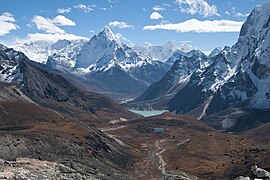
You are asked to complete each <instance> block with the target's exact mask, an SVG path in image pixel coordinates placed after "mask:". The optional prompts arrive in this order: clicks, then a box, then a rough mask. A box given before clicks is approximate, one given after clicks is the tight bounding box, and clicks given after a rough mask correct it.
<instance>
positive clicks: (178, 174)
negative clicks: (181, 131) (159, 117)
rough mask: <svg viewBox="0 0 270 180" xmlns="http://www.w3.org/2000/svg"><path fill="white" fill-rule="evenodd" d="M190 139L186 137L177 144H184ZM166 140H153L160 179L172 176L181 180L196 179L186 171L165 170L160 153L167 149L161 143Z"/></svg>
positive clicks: (164, 162)
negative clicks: (161, 176)
mask: <svg viewBox="0 0 270 180" xmlns="http://www.w3.org/2000/svg"><path fill="white" fill-rule="evenodd" d="M189 141H190V139H186V140H184V141H182V142H180V143H178V144H177V145H178V146H179V145H184V144H185V143H187V142H189ZM163 142H166V140H163V139H162V140H157V141H156V142H155V147H156V156H157V158H158V162H159V166H158V169H159V170H160V171H161V173H162V175H163V178H162V179H169V178H174V179H181V180H197V179H198V178H197V177H195V176H191V175H188V174H187V173H185V172H183V171H177V172H172V171H167V170H166V165H167V162H166V161H165V160H164V159H163V156H162V154H163V153H164V152H165V151H166V150H167V149H166V147H165V146H162V143H163Z"/></svg>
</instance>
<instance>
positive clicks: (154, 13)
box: [150, 12, 163, 19]
mask: <svg viewBox="0 0 270 180" xmlns="http://www.w3.org/2000/svg"><path fill="white" fill-rule="evenodd" d="M162 18H163V16H162V15H161V14H159V13H158V12H153V13H152V14H151V15H150V19H162Z"/></svg>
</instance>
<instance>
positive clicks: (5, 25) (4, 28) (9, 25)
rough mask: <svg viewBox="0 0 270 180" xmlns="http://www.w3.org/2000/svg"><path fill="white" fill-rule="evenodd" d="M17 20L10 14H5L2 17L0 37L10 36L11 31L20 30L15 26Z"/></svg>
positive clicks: (0, 19)
mask: <svg viewBox="0 0 270 180" xmlns="http://www.w3.org/2000/svg"><path fill="white" fill-rule="evenodd" d="M15 21H16V20H15V18H14V17H13V15H12V14H11V13H9V12H4V13H3V14H2V15H1V16H0V36H4V35H6V34H8V33H9V32H10V31H11V30H16V29H19V26H18V25H16V24H15Z"/></svg>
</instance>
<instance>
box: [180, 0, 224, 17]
mask: <svg viewBox="0 0 270 180" xmlns="http://www.w3.org/2000/svg"><path fill="white" fill-rule="evenodd" d="M175 2H176V3H177V4H179V6H180V10H181V12H183V13H189V14H192V15H193V14H200V15H203V16H204V17H208V16H213V15H216V16H220V15H219V14H218V12H217V11H218V10H217V7H216V6H215V5H209V4H208V3H207V2H206V1H205V0H176V1H175Z"/></svg>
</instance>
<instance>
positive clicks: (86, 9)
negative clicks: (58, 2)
mask: <svg viewBox="0 0 270 180" xmlns="http://www.w3.org/2000/svg"><path fill="white" fill-rule="evenodd" d="M95 7H97V5H95V4H92V5H89V6H86V5H85V4H78V5H76V6H74V8H76V9H80V10H82V11H84V12H85V13H89V12H91V11H93V10H94V8H95Z"/></svg>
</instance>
